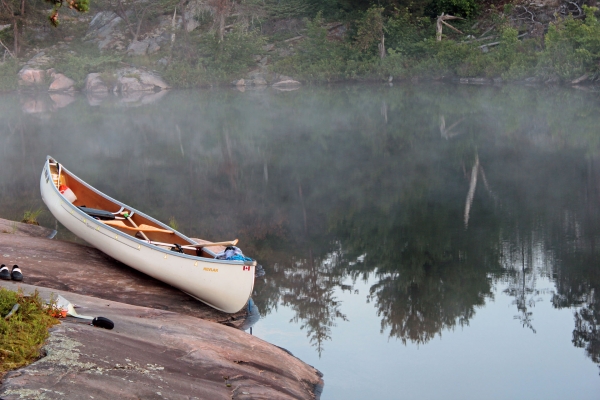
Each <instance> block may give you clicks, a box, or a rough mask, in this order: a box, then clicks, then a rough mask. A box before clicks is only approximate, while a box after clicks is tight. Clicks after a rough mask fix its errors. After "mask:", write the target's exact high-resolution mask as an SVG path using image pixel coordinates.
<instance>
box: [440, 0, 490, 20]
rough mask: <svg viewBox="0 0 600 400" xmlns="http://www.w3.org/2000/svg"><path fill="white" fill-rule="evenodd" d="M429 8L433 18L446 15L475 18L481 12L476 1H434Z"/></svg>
mask: <svg viewBox="0 0 600 400" xmlns="http://www.w3.org/2000/svg"><path fill="white" fill-rule="evenodd" d="M429 8H430V10H431V14H432V16H438V15H440V14H441V13H446V14H450V15H455V16H457V17H464V18H473V17H475V15H476V14H477V12H478V10H479V5H478V2H477V1H476V0H433V1H432V2H431V3H430V5H429Z"/></svg>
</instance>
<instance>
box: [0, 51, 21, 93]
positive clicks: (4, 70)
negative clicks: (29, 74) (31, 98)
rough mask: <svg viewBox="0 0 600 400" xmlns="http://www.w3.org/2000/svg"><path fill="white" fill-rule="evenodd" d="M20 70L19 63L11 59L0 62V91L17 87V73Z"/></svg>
mask: <svg viewBox="0 0 600 400" xmlns="http://www.w3.org/2000/svg"><path fill="white" fill-rule="evenodd" d="M18 71H19V64H18V63H17V62H16V61H15V60H13V59H9V60H7V61H5V62H3V63H1V64H0V92H6V91H10V90H15V89H16V88H17V80H16V78H15V77H16V75H17V72H18Z"/></svg>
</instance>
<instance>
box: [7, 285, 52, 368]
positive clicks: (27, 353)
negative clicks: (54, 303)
mask: <svg viewBox="0 0 600 400" xmlns="http://www.w3.org/2000/svg"><path fill="white" fill-rule="evenodd" d="M15 304H18V305H19V309H18V310H17V312H15V313H14V314H13V315H12V316H11V317H10V318H9V319H8V320H5V318H4V317H6V316H7V314H8V313H9V312H10V311H11V310H12V309H13V306H14V305H15ZM51 308H52V307H51V306H48V305H46V304H44V301H43V300H42V298H41V297H40V295H39V293H38V292H37V291H35V292H34V293H33V294H32V295H31V296H25V295H24V294H23V292H21V291H19V292H13V291H10V290H7V289H4V288H0V377H1V376H2V375H4V373H6V372H7V371H10V370H12V369H16V368H20V367H22V366H25V365H27V364H30V363H31V362H33V361H35V360H36V359H38V358H39V355H40V348H41V346H42V344H43V343H44V341H45V340H46V338H47V337H48V328H50V327H51V326H53V325H56V324H58V320H57V319H55V318H53V317H51V316H50V315H49V312H48V311H49V309H51Z"/></svg>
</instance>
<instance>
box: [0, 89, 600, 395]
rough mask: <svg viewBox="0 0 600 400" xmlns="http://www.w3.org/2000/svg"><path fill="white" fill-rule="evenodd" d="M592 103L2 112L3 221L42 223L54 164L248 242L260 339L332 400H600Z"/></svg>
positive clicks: (597, 189)
mask: <svg viewBox="0 0 600 400" xmlns="http://www.w3.org/2000/svg"><path fill="white" fill-rule="evenodd" d="M49 101H51V102H50V103H49ZM599 103H600V100H599V99H598V96H597V94H594V93H586V92H581V91H576V90H573V89H562V88H530V87H511V86H503V87H473V86H455V85H415V86H394V87H389V86H379V85H373V86H360V85H354V86H334V87H304V88H302V89H300V90H297V91H292V92H278V91H275V90H271V89H268V90H260V91H246V92H244V93H240V92H238V91H236V90H228V89H223V90H202V91H172V92H170V93H167V94H166V95H164V96H162V97H160V98H155V97H151V98H148V99H146V100H143V99H135V101H123V100H119V99H112V98H107V99H101V101H99V100H97V99H92V100H90V99H88V98H86V97H85V96H74V97H72V98H70V99H69V101H68V102H65V101H63V103H61V104H66V105H65V106H64V107H59V106H58V105H57V104H59V103H58V102H56V101H54V100H53V99H49V98H48V97H47V96H38V97H32V96H26V95H3V96H1V97H0V217H1V218H8V219H17V220H18V219H21V218H22V215H23V212H24V211H26V210H32V209H36V208H39V207H42V208H45V207H44V206H43V203H42V201H41V198H40V194H39V177H40V174H41V170H42V166H43V162H44V160H45V157H46V155H52V156H53V157H55V158H56V159H57V160H58V161H59V162H61V163H62V164H63V165H64V166H65V167H66V168H67V169H69V170H70V171H71V172H73V173H75V174H76V175H78V176H79V177H80V178H82V179H83V180H85V181H87V182H88V183H89V184H91V185H93V186H94V187H96V188H98V189H99V190H101V191H103V192H104V193H106V194H108V195H109V196H111V197H114V198H116V199H119V200H121V201H123V202H125V203H127V204H129V205H131V206H132V207H135V208H137V209H139V210H141V211H144V212H146V213H148V214H150V215H152V216H153V217H155V218H157V219H159V220H161V221H164V222H168V221H169V219H171V218H174V219H175V221H177V223H178V230H180V231H181V232H183V233H184V234H186V235H188V236H191V237H201V238H204V239H207V240H215V241H221V240H232V239H234V238H239V239H240V247H241V248H242V249H243V250H244V253H245V254H247V255H249V256H251V257H253V258H256V259H257V260H258V261H259V262H260V263H261V264H262V265H263V266H264V267H265V270H266V276H265V277H264V278H262V279H259V280H257V283H256V288H255V292H256V293H255V294H254V295H253V300H254V302H255V303H256V305H257V306H258V309H259V311H260V313H261V316H262V319H261V320H260V321H259V322H258V323H257V324H256V325H255V327H254V329H253V334H255V335H257V336H259V337H262V338H264V339H266V340H268V341H270V342H272V343H274V344H276V345H279V346H282V347H285V348H287V349H288V350H290V351H291V352H292V353H294V354H295V355H296V356H298V357H299V358H301V359H302V360H304V361H306V362H307V363H309V364H311V365H314V366H315V367H316V368H317V369H319V370H320V371H322V372H323V373H324V375H325V376H324V380H325V390H324V393H323V397H322V398H324V399H337V398H345V399H350V398H355V399H363V398H382V399H383V398H390V399H391V398H409V399H413V398H415V399H416V398H441V397H444V398H461V399H466V398H473V399H481V398H499V399H505V398H525V397H528V398H548V399H551V398H556V399H560V398H567V397H572V396H573V392H574V391H573V389H574V388H576V390H577V396H576V397H577V398H597V395H598V393H600V376H599V372H600V371H599V369H598V365H599V364H600V300H599V296H598V293H599V292H598V290H600V267H599V265H598V261H599V259H600V257H599V256H600V254H599V251H600V249H599V248H598V247H599V244H600V212H599V211H600V207H599V206H598V204H599V201H600V135H599V133H598V128H597V127H598V126H600V114H599V113H598V112H597V110H598V109H599V105H600V104H599ZM32 104H33V105H32ZM40 222H41V224H42V225H45V226H48V227H52V228H54V227H55V225H56V222H55V220H54V219H53V218H52V216H51V215H50V213H49V212H48V211H46V212H45V213H44V214H42V216H41V217H40ZM58 230H59V234H58V238H59V239H65V240H77V238H75V237H73V235H71V234H70V233H69V232H68V231H66V230H65V229H64V228H62V227H60V226H58ZM2 235H3V234H2V233H0V246H1V240H2Z"/></svg>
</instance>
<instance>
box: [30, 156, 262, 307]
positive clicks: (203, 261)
mask: <svg viewBox="0 0 600 400" xmlns="http://www.w3.org/2000/svg"><path fill="white" fill-rule="evenodd" d="M46 171H48V173H47V172H46ZM49 172H50V170H49V165H48V161H47V162H46V165H45V166H44V170H43V171H42V176H41V180H40V191H41V194H42V199H43V201H44V203H45V204H46V206H47V207H48V209H49V210H50V212H51V213H52V215H54V217H55V218H56V219H57V220H58V221H59V222H60V223H61V224H63V225H64V226H65V227H66V228H67V229H68V230H70V231H71V232H73V233H74V234H75V235H77V236H78V237H80V238H81V239H83V240H85V241H86V242H88V243H89V244H91V245H93V246H94V247H96V248H97V249H99V250H100V251H102V252H104V253H106V254H107V255H109V256H110V257H112V258H114V259H116V260H119V261H120V262H122V263H123V264H126V265H128V266H130V267H132V268H135V269H136V270H138V271H140V272H143V273H145V274H147V275H149V276H151V277H153V278H155V279H158V280H160V281H163V282H165V283H167V284H169V285H171V286H174V287H176V288H178V289H180V290H181V291H183V292H185V293H187V294H189V295H191V296H192V297H194V298H196V299H198V300H200V301H202V302H203V303H206V304H208V305H209V306H211V307H213V308H216V309H217V310H220V311H223V312H226V313H235V312H237V311H239V310H241V309H242V308H243V307H244V305H245V304H246V303H247V301H248V299H249V298H250V296H251V294H252V290H253V288H254V273H255V266H256V262H255V261H252V262H243V261H225V260H216V259H210V258H203V257H194V256H190V255H187V254H181V253H177V252H173V251H169V250H168V249H162V248H160V247H157V246H154V245H151V244H149V243H147V242H145V241H142V240H139V239H137V238H135V237H133V236H130V235H127V234H124V233H123V232H121V231H118V230H116V229H114V228H112V227H110V226H108V225H105V224H103V223H102V222H99V221H97V220H95V219H93V218H91V217H90V216H89V215H87V214H85V213H83V212H82V211H80V210H79V209H78V208H77V207H75V206H74V205H73V204H71V203H70V202H69V201H67V200H66V199H65V197H64V196H63V195H62V194H61V193H60V192H59V191H58V189H57V188H56V186H55V185H54V183H53V181H52V179H48V178H47V176H48V174H49ZM70 176H71V177H73V178H75V179H78V178H76V177H75V176H74V175H72V174H70ZM78 180H79V179H78ZM79 181H80V182H82V183H84V184H85V182H83V181H81V180H79ZM85 185H86V186H88V187H89V188H91V186H89V185H87V184H85ZM91 189H93V188H91ZM93 190H94V191H96V192H98V191H97V190H96V189H93ZM98 193H99V192H98ZM120 204H121V203H120ZM121 205H123V204H121ZM123 206H125V207H126V208H127V209H130V210H133V209H132V208H131V207H127V206H126V205H123ZM136 212H138V213H139V214H141V213H140V212H139V211H136ZM82 268H85V265H82Z"/></svg>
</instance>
